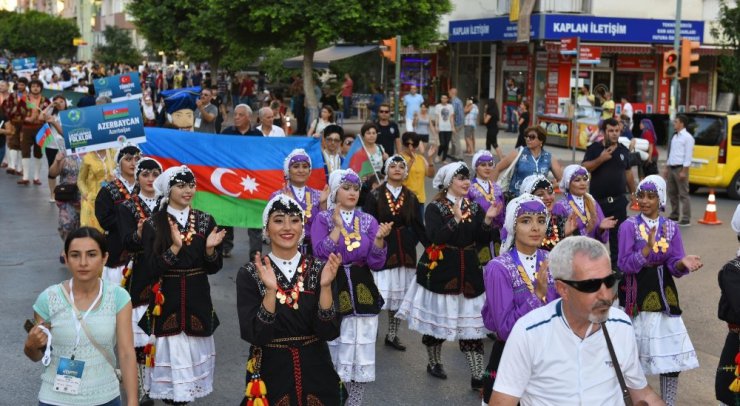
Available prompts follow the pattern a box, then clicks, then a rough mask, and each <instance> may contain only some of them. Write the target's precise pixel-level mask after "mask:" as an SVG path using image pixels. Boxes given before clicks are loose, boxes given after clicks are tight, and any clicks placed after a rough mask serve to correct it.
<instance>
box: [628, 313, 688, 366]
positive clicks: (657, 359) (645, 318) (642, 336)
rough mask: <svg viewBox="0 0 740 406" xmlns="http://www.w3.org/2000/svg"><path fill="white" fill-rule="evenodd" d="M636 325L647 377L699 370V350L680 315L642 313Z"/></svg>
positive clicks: (639, 349)
mask: <svg viewBox="0 0 740 406" xmlns="http://www.w3.org/2000/svg"><path fill="white" fill-rule="evenodd" d="M632 325H633V326H634V329H635V337H636V338H637V349H638V351H639V352H640V364H641V365H642V369H643V371H645V374H646V375H658V374H663V373H670V372H680V371H686V370H689V369H694V368H698V367H699V360H698V359H697V357H696V351H694V346H693V344H691V339H690V338H689V334H688V332H687V331H686V326H685V325H684V323H683V319H682V318H681V317H680V316H669V315H667V314H665V313H658V312H641V313H639V314H638V315H637V316H636V317H635V318H634V319H632Z"/></svg>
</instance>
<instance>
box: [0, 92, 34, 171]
mask: <svg viewBox="0 0 740 406" xmlns="http://www.w3.org/2000/svg"><path fill="white" fill-rule="evenodd" d="M27 85H28V79H26V78H19V79H18V80H17V81H16V82H15V89H14V91H13V93H11V94H10V97H8V98H6V99H5V101H3V106H2V107H3V110H4V111H5V116H6V117H7V118H8V119H9V120H10V123H11V124H12V126H13V129H14V130H15V133H14V134H12V135H8V136H7V137H8V139H7V140H8V169H7V170H6V172H7V173H8V174H10V175H22V174H23V170H22V165H21V127H22V126H23V119H24V115H23V112H22V111H21V105H24V104H25V103H26V96H27V91H26V87H27Z"/></svg>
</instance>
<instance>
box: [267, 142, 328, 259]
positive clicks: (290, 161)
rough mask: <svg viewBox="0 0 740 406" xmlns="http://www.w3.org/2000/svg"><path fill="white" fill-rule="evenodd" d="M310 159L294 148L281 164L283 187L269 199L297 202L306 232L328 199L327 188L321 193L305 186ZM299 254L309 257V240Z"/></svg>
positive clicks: (310, 166)
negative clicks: (280, 196)
mask: <svg viewBox="0 0 740 406" xmlns="http://www.w3.org/2000/svg"><path fill="white" fill-rule="evenodd" d="M311 169H312V165H311V157H310V156H308V153H307V152H306V151H305V150H304V149H302V148H296V149H294V150H293V151H291V153H290V154H288V156H287V157H285V161H284V162H283V173H284V174H285V187H284V188H282V189H280V190H276V191H274V192H272V194H271V195H270V199H272V198H273V197H275V196H277V195H279V194H284V195H286V196H289V197H291V198H293V199H294V200H295V201H297V202H298V203H299V204H300V205H301V208H302V209H303V211H304V219H305V221H306V230H311V224H312V223H313V219H314V218H315V217H316V215H317V214H318V213H319V212H321V211H322V210H326V199H327V198H328V197H329V188H328V186H327V187H325V188H324V190H323V191H318V190H316V189H313V188H311V187H308V186H306V182H307V181H308V178H309V177H310V176H311ZM300 249H301V252H302V253H303V254H305V255H309V254H311V252H312V248H311V238H310V236H308V235H307V236H306V238H305V239H304V240H303V242H302V243H301V248H300Z"/></svg>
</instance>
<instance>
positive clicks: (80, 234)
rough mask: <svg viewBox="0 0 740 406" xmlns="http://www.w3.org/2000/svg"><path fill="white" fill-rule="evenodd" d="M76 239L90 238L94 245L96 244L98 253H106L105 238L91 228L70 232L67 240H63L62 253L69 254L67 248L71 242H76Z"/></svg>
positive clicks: (81, 228)
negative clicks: (98, 249)
mask: <svg viewBox="0 0 740 406" xmlns="http://www.w3.org/2000/svg"><path fill="white" fill-rule="evenodd" d="M78 238H92V240H93V241H95V243H97V244H98V248H100V252H101V253H102V254H103V255H105V254H106V253H107V252H108V245H107V244H106V242H105V236H104V235H103V233H101V232H100V231H98V229H96V228H92V227H80V228H78V229H77V230H74V231H72V232H71V233H69V235H68V236H67V239H66V240H64V253H65V254H69V246H70V245H71V244H72V241H73V240H76V239H78Z"/></svg>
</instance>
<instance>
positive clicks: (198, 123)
mask: <svg viewBox="0 0 740 406" xmlns="http://www.w3.org/2000/svg"><path fill="white" fill-rule="evenodd" d="M200 121H201V120H200V117H198V118H196V119H195V128H200Z"/></svg>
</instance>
